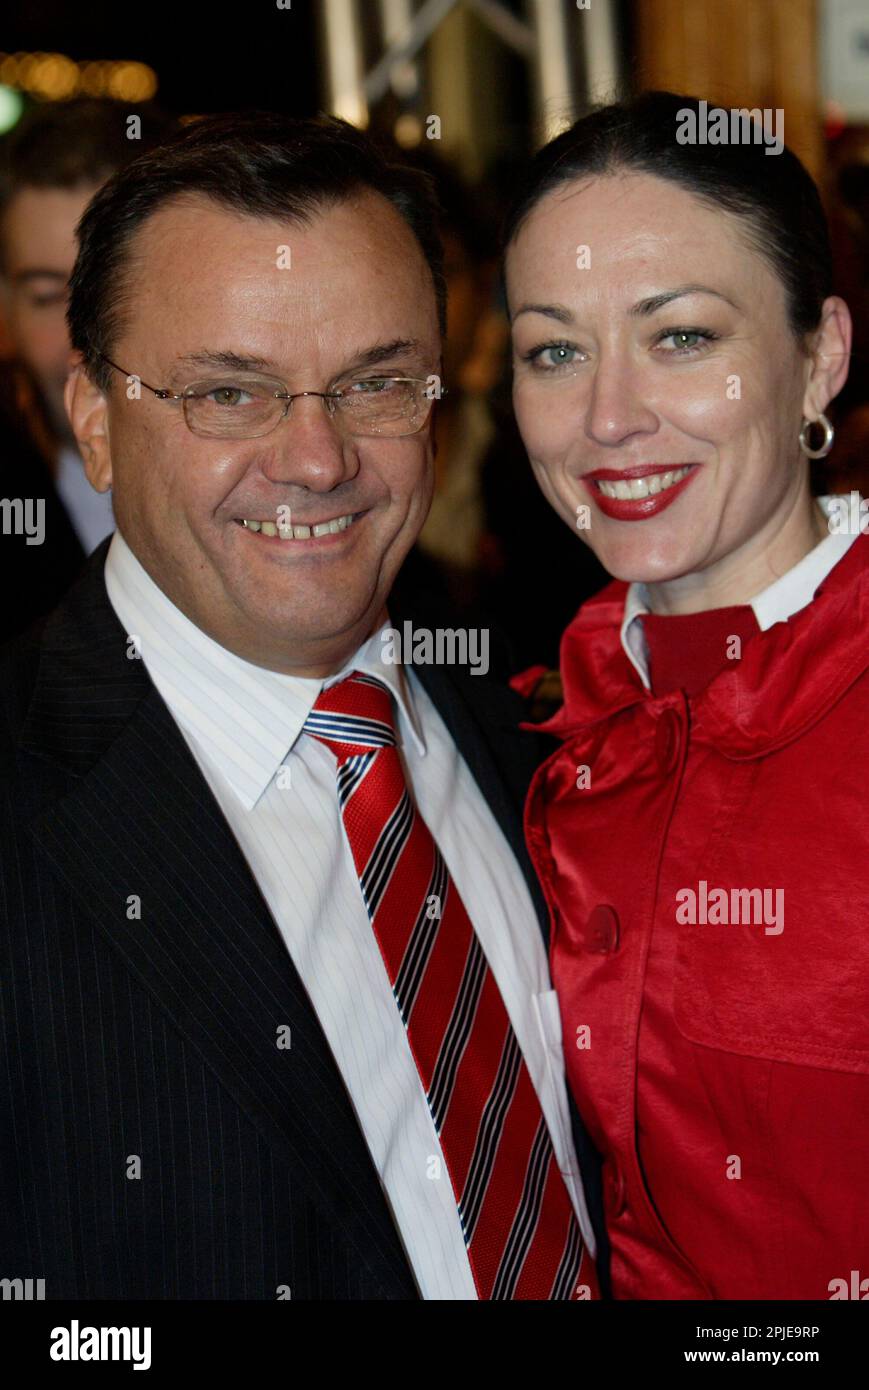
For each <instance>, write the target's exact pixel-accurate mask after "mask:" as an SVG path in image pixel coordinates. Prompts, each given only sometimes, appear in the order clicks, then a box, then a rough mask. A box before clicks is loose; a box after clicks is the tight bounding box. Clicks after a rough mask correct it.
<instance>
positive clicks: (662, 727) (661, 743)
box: [655, 710, 679, 772]
mask: <svg viewBox="0 0 869 1390" xmlns="http://www.w3.org/2000/svg"><path fill="white" fill-rule="evenodd" d="M678 737H679V736H678V733H677V729H676V716H675V715H674V714H673V713H672V711H670V710H664V712H663V714H662V715H661V716H660V718H659V720H658V727H657V728H656V730H655V753H656V755H657V758H658V762H659V763H660V764H661V767H662V768H663V769H664V771H665V772H669V771H670V768H671V767H672V765H673V763H674V762H675V758H676V749H677V747H678Z"/></svg>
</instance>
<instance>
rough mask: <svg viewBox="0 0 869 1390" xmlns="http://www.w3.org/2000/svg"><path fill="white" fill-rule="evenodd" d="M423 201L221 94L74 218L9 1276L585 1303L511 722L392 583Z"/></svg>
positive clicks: (181, 1290)
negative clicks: (69, 577) (66, 488)
mask: <svg viewBox="0 0 869 1390" xmlns="http://www.w3.org/2000/svg"><path fill="white" fill-rule="evenodd" d="M433 225H434V218H433V215H432V207H431V204H430V201H429V193H428V187H427V184H426V183H425V180H423V179H421V178H420V177H419V176H418V175H416V174H413V173H411V172H410V171H407V170H403V169H401V168H398V167H395V166H392V165H388V164H386V163H385V162H384V161H383V159H382V158H381V157H380V156H379V155H377V154H376V153H375V151H374V150H373V149H372V147H371V146H370V145H369V143H368V142H367V140H366V139H365V137H363V136H362V135H360V134H359V133H358V132H356V131H354V130H353V129H352V128H351V127H349V126H345V125H344V124H343V123H341V122H334V121H317V122H300V121H292V120H289V119H287V118H283V117H277V116H267V115H259V114H256V113H253V114H250V115H245V116H241V117H214V118H209V119H207V120H204V121H202V122H199V123H196V124H194V125H193V126H192V127H190V128H189V129H188V130H187V131H186V132H185V133H183V134H182V135H181V136H179V137H178V138H177V139H176V140H174V141H172V142H170V143H169V144H167V145H166V146H164V147H163V148H162V149H161V150H160V151H157V152H155V153H154V154H148V155H144V156H143V157H142V158H140V159H139V160H137V161H136V162H135V163H134V164H133V165H131V166H129V168H128V169H126V170H123V171H121V172H120V173H119V174H118V175H116V176H115V178H113V179H112V180H111V181H110V182H109V183H108V184H107V185H106V186H105V187H104V188H103V189H102V190H101V191H100V192H99V194H98V195H97V197H96V198H95V199H94V201H93V202H92V204H91V205H90V207H89V209H88V212H87V213H86V215H85V218H84V220H83V222H82V225H81V227H80V249H79V254H78V259H77V262H76V268H75V271H74V274H73V277H72V281H71V296H70V308H69V318H70V327H71V333H72V340H73V344H74V346H75V347H76V348H78V350H79V351H80V352H81V353H82V358H83V366H82V368H80V369H78V370H77V371H75V372H74V373H73V374H72V376H71V377H70V379H69V382H68V384H67V394H66V403H67V409H68V411H69V415H70V419H71V421H72V424H73V427H74V429H75V433H76V437H77V439H78V442H79V445H80V447H81V450H82V456H83V458H84V460H85V464H86V468H87V470H88V476H89V479H90V481H91V483H92V485H93V486H95V487H96V488H97V489H98V490H105V489H107V488H109V487H111V488H112V491H113V497H114V507H115V514H116V518H117V523H118V529H117V531H116V532H115V534H114V536H113V538H112V539H111V541H110V542H109V541H106V542H104V543H103V544H102V546H100V548H99V549H98V550H97V552H96V553H95V555H94V556H93V557H92V558H91V560H90V561H89V562H88V564H87V567H86V569H85V571H84V574H83V577H82V578H81V580H80V581H79V582H78V583H77V584H76V586H75V587H74V588H73V590H72V591H71V593H70V595H69V596H68V598H67V599H66V600H65V602H64V603H63V604H62V606H61V607H60V608H59V609H58V610H56V612H55V613H54V614H53V615H52V616H51V617H50V618H49V619H48V620H46V621H45V622H44V623H43V624H41V625H40V627H39V628H37V629H35V630H33V631H32V632H31V633H29V634H28V635H27V636H26V637H25V638H23V639H20V640H19V641H18V642H17V643H16V644H15V645H13V646H12V647H10V648H8V649H7V650H6V652H5V654H4V657H3V660H2V672H0V691H2V697H3V702H4V706H5V719H4V726H5V729H4V734H3V742H2V751H0V760H2V767H3V772H2V777H3V789H4V798H3V813H2V814H3V825H2V837H3V840H2V842H3V846H4V849H3V871H4V883H3V887H2V892H3V901H4V918H3V928H2V931H3V938H4V940H3V961H4V965H3V968H2V972H0V1004H2V1019H3V1028H4V1048H5V1052H6V1056H5V1062H4V1066H3V1068H2V1072H0V1076H2V1080H0V1262H2V1268H0V1276H2V1277H5V1278H28V1277H31V1278H37V1279H44V1280H45V1290H46V1297H47V1298H148V1299H160V1298H169V1299H178V1298H200V1299H220V1298H224V1299H225V1298H230V1299H244V1298H247V1299H275V1298H287V1297H292V1298H330V1299H347V1298H357V1299H358V1298H373V1299H402V1298H414V1297H420V1296H421V1297H423V1298H433V1299H475V1298H480V1299H537V1298H539V1299H587V1298H596V1297H597V1296H598V1292H599V1290H598V1280H597V1275H596V1272H595V1267H594V1262H593V1258H592V1256H593V1253H594V1246H595V1235H594V1232H593V1229H592V1224H591V1221H590V1217H589V1212H588V1206H587V1202H586V1196H585V1192H584V1187H583V1179H582V1177H581V1176H580V1171H579V1165H578V1163H577V1159H576V1153H575V1149H574V1133H572V1131H571V1125H572V1124H573V1126H574V1132H575V1134H576V1136H577V1137H578V1139H579V1141H580V1143H581V1144H584V1137H583V1136H582V1133H581V1131H580V1130H578V1129H576V1128H575V1126H576V1117H575V1115H574V1116H573V1117H571V1113H570V1110H569V1107H568V1101H567V1095H566V1091H565V1086H564V1079H563V1067H562V1062H561V1039H560V1023H559V1016H558V1007H557V1001H556V999H555V997H554V994H553V992H552V990H551V988H550V984H549V980H548V975H547V967H546V945H545V913H544V911H543V905H542V903H541V900H540V896H539V893H538V890H537V888H536V885H535V884H534V883H533V880H532V876H531V874H530V870H529V867H528V863H527V860H526V858H525V854H524V849H523V846H522V840H521V824H520V805H521V797H522V794H523V792H524V788H525V786H526V784H527V781H528V777H529V776H530V773H531V770H532V767H533V761H534V743H533V740H532V739H531V738H530V737H529V736H528V735H523V734H521V733H520V732H519V731H518V728H517V720H518V718H519V716H520V714H521V711H520V710H519V709H518V708H517V706H516V704H515V703H514V696H513V695H512V693H511V692H509V691H507V690H505V689H504V688H502V687H500V686H498V685H497V684H493V683H492V682H491V681H490V680H489V679H488V678H487V676H486V672H487V670H488V667H489V650H488V634H483V633H479V632H478V633H464V634H462V633H456V632H454V631H452V630H449V629H443V628H433V627H432V626H430V625H429V623H430V621H431V620H428V619H425V618H423V617H422V616H421V615H420V613H419V612H415V611H414V610H413V609H412V608H411V607H409V606H408V600H407V598H406V597H403V596H402V593H401V582H400V580H399V582H398V584H397V585H395V581H396V580H397V578H398V576H399V571H400V570H401V567H402V562H403V560H404V558H405V556H406V555H407V553H408V551H409V549H410V547H411V545H412V543H413V541H414V539H415V536H416V535H417V533H418V531H419V528H420V527H421V525H422V522H423V520H424V518H425V514H426V510H427V507H428V503H429V500H430V497H431V486H432V456H433V442H432V404H433V400H434V398H435V397H436V396H437V392H438V390H439V369H440V330H441V328H442V320H443V297H442V280H441V275H440V261H439V248H438V244H437V240H436V236H435V234H434V232H433V230H432V228H433ZM394 586H395V587H394ZM397 649H398V651H399V656H398V657H396V650H397ZM541 926H542V927H543V930H542V931H541Z"/></svg>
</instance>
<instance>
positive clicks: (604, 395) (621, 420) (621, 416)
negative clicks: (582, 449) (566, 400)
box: [585, 356, 658, 446]
mask: <svg viewBox="0 0 869 1390" xmlns="http://www.w3.org/2000/svg"><path fill="white" fill-rule="evenodd" d="M657 428H658V416H657V414H656V413H655V411H654V410H653V409H652V408H651V406H650V405H648V404H647V403H646V399H645V393H644V388H643V383H642V379H641V377H640V373H639V371H638V370H637V368H636V367H634V366H633V365H632V364H631V363H630V362H627V361H625V360H624V359H623V358H617V357H608V356H603V357H601V358H600V359H599V361H598V363H597V366H596V367H595V369H594V375H593V377H592V382H591V390H590V394H589V397H588V406H587V410H586V417H585V432H586V434H587V435H588V436H589V438H590V439H593V440H594V441H595V443H597V444H603V445H609V446H613V445H617V444H624V443H625V442H626V441H627V440H628V439H630V438H631V436H632V435H635V434H654V432H655V431H656V430H657Z"/></svg>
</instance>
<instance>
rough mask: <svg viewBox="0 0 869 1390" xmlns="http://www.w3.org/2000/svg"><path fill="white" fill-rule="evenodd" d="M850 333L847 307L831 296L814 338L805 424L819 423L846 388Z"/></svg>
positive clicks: (804, 406)
mask: <svg viewBox="0 0 869 1390" xmlns="http://www.w3.org/2000/svg"><path fill="white" fill-rule="evenodd" d="M851 333H852V325H851V313H850V310H849V309H848V306H847V304H846V303H845V301H844V299H840V297H839V296H838V295H836V294H831V295H830V297H829V299H825V300H824V307H823V309H822V310H821V322H820V326H819V327H818V330H817V332H816V333H815V335H814V343H813V348H812V365H811V369H810V371H809V375H808V378H807V380H806V389H805V393H804V395H803V415H804V417H805V419H806V420H817V418H818V416H819V415H820V414H821V413H822V411H825V410H826V409H827V406H828V405H829V404H830V401H831V400H833V398H834V397H835V396H838V394H839V392H840V391H841V389H842V387H843V386H844V385H845V381H846V379H847V376H848V367H849V365H850V361H851Z"/></svg>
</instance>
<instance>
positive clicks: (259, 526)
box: [241, 512, 354, 541]
mask: <svg viewBox="0 0 869 1390" xmlns="http://www.w3.org/2000/svg"><path fill="white" fill-rule="evenodd" d="M353 516H354V513H353V512H350V513H349V514H348V515H347V516H336V517H333V518H332V520H331V521H318V522H317V525H316V526H278V525H277V524H276V523H275V522H274V521H252V520H250V519H248V518H245V519H244V520H243V521H242V523H241V524H242V526H246V527H247V529H248V530H249V531H260V532H262V534H263V535H264V536H280V538H281V540H282V541H307V540H309V539H310V538H311V537H312V536H314V537H317V536H329V535H334V533H335V532H336V531H346V530H347V527H348V526H349V525H350V524H351V522H352V521H353Z"/></svg>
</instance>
